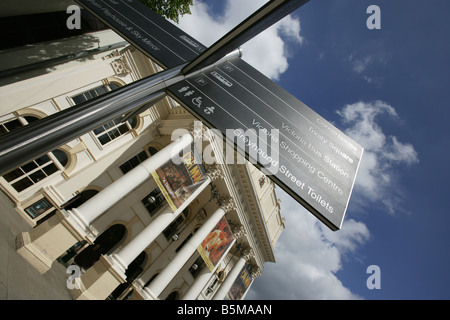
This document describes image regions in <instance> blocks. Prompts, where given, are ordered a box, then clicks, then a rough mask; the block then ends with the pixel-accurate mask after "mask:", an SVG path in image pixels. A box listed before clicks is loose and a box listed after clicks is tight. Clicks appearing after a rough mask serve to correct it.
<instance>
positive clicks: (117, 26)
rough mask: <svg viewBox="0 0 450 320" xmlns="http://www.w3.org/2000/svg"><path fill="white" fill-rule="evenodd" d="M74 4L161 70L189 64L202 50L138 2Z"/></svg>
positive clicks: (108, 0)
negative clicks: (94, 17) (120, 37)
mask: <svg viewBox="0 0 450 320" xmlns="http://www.w3.org/2000/svg"><path fill="white" fill-rule="evenodd" d="M75 1H76V2H78V3H79V4H81V5H82V6H83V7H84V8H85V9H87V10H88V11H90V12H91V13H93V14H94V15H95V16H96V17H98V18H99V19H100V20H102V21H103V22H104V23H105V24H106V25H108V26H109V27H110V28H111V29H113V30H114V31H116V32H117V33H118V34H120V35H121V36H122V37H123V38H125V40H127V41H128V42H130V43H131V44H133V45H134V46H135V47H136V48H138V49H139V50H141V52H142V53H143V54H145V55H146V56H148V57H149V58H151V59H152V60H154V61H156V62H157V63H158V64H160V65H161V66H162V67H164V68H172V67H176V66H179V65H181V64H183V63H186V62H189V61H191V60H193V59H194V58H196V57H197V56H198V55H200V54H201V53H203V51H205V50H206V47H205V46H203V45H202V44H201V43H200V42H198V41H197V40H195V39H194V38H192V37H191V36H189V35H188V34H187V33H185V32H184V31H182V30H181V29H179V28H178V27H176V26H175V25H173V24H172V23H170V22H169V21H167V20H166V19H165V18H163V17H161V16H160V15H158V14H156V13H155V12H153V11H152V10H150V9H149V8H148V7H146V6H145V5H144V4H142V3H141V2H140V1H139V0H75Z"/></svg>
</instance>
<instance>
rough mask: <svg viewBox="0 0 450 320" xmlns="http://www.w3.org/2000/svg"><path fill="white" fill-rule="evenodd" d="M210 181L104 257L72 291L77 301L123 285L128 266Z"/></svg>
mask: <svg viewBox="0 0 450 320" xmlns="http://www.w3.org/2000/svg"><path fill="white" fill-rule="evenodd" d="M210 181H211V180H210V178H208V179H207V180H206V181H205V182H203V183H202V185H201V186H200V187H199V188H198V189H197V190H195V191H194V192H193V193H192V194H191V196H190V197H189V198H188V199H186V200H185V201H184V202H183V204H182V205H181V206H180V207H179V208H178V209H177V210H176V211H175V212H172V210H171V209H170V207H169V206H167V207H166V208H165V209H164V210H163V211H162V212H160V213H159V215H158V216H157V217H156V218H155V220H153V221H152V222H151V223H150V224H149V225H148V226H147V227H146V228H145V229H144V230H143V231H141V232H140V233H139V234H138V235H137V236H136V237H134V238H133V239H132V240H131V241H130V242H129V243H128V244H127V245H126V246H125V247H123V248H122V249H121V250H120V251H119V252H118V253H115V254H113V255H111V256H107V255H103V256H101V259H100V260H99V261H97V262H96V263H95V264H94V266H92V267H91V268H89V270H88V271H87V272H86V273H84V274H83V275H82V276H81V281H80V287H81V289H80V290H72V296H73V297H74V298H75V299H77V300H81V299H89V300H102V299H105V298H106V297H107V296H108V295H109V294H110V293H111V292H112V291H113V290H114V289H115V288H116V287H117V286H118V285H119V284H120V283H123V282H125V281H126V276H125V271H126V269H127V268H128V265H129V264H130V263H131V262H132V261H133V260H134V259H136V257H137V256H138V255H139V254H140V253H141V252H142V251H144V250H145V248H147V247H148V246H149V245H150V244H151V243H152V242H153V241H154V240H155V239H156V237H158V236H159V235H160V234H161V232H163V231H164V229H166V228H167V227H168V226H169V225H170V224H171V223H172V222H173V221H174V220H175V218H176V217H177V216H178V215H179V214H180V213H181V212H182V211H183V210H184V209H185V208H186V207H187V206H188V205H189V204H190V203H191V202H192V200H194V199H195V198H196V197H197V196H198V195H199V194H200V193H201V192H202V191H203V190H204V189H205V188H206V187H207V186H208V185H209V183H210Z"/></svg>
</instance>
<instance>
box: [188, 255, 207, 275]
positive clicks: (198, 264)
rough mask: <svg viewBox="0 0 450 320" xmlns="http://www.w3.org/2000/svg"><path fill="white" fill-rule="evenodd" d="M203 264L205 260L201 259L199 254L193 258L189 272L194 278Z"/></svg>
mask: <svg viewBox="0 0 450 320" xmlns="http://www.w3.org/2000/svg"><path fill="white" fill-rule="evenodd" d="M204 264H205V261H204V260H203V258H202V257H201V256H199V257H198V258H197V260H195V262H194V264H193V265H192V266H191V267H190V268H189V272H190V273H191V275H192V276H193V277H194V279H195V278H196V277H197V275H198V274H199V273H200V271H201V270H202V267H203V265H204Z"/></svg>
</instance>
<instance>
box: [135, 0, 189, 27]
mask: <svg viewBox="0 0 450 320" xmlns="http://www.w3.org/2000/svg"><path fill="white" fill-rule="evenodd" d="M140 1H141V2H142V3H143V4H145V5H146V6H147V7H149V8H150V9H152V10H153V11H155V12H156V13H157V14H159V15H161V16H164V17H166V18H167V19H170V20H173V21H175V22H176V23H178V22H179V20H178V18H179V17H180V16H182V15H184V14H190V13H191V9H190V6H192V5H193V0H140Z"/></svg>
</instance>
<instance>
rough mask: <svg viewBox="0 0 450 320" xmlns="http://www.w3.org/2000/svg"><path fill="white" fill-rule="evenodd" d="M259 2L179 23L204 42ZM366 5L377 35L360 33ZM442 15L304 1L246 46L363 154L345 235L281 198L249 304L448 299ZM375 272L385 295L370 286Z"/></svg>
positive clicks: (439, 1) (447, 84)
mask: <svg viewBox="0 0 450 320" xmlns="http://www.w3.org/2000/svg"><path fill="white" fill-rule="evenodd" d="M265 2H266V1H265V0H226V1H223V0H220V1H218V0H204V1H201V2H199V1H194V6H193V8H192V15H190V16H184V17H183V18H182V19H181V22H180V25H179V26H180V27H181V28H182V29H184V30H185V31H186V32H188V33H190V34H191V35H193V36H194V37H196V38H197V39H198V40H200V41H202V42H203V43H204V44H205V45H211V44H212V43H213V42H214V41H215V40H217V39H219V38H220V37H221V36H222V35H223V34H225V32H227V31H229V30H230V29H231V28H232V27H234V26H235V25H236V24H237V23H239V22H240V21H242V20H243V19H244V18H245V17H247V16H248V15H249V14H251V13H252V12H253V11H254V10H256V9H257V8H259V7H260V6H262V5H263V4H264V3H265ZM369 5H378V6H379V8H380V10H381V29H380V30H376V29H374V30H369V29H368V28H367V27H366V20H367V19H368V18H369V16H370V14H367V13H366V9H367V7H368V6H369ZM449 15H450V2H448V1H445V0H430V1H418V0H408V1H406V0H397V1H387V0H385V1H382V0H370V1H365V0H358V1H356V0H339V1H335V0H310V2H309V3H307V4H306V5H304V6H303V7H301V8H300V9H298V10H297V11H295V12H294V13H293V14H292V15H291V16H290V17H288V18H286V19H285V20H283V21H282V22H280V23H278V24H277V25H276V26H274V27H272V28H270V29H269V30H266V31H265V32H264V34H261V35H260V36H258V37H257V38H255V39H254V40H252V41H250V42H249V43H248V44H246V45H244V46H243V49H244V60H247V62H249V63H250V64H252V65H253V66H254V67H255V68H257V69H258V70H260V71H262V72H264V73H265V74H266V75H267V76H269V77H271V78H272V79H274V81H276V82H277V83H279V84H280V85H281V86H282V87H284V88H285V89H286V90H288V91H289V92H290V93H292V94H293V95H295V96H296V97H297V98H298V99H299V100H301V101H303V102H304V103H305V104H307V105H308V106H309V107H311V108H312V109H314V110H315V111H316V112H318V113H319V114H320V115H322V116H323V117H324V118H326V119H327V120H328V121H330V122H332V123H334V124H335V125H336V126H337V127H338V128H340V129H341V130H343V131H345V132H346V133H347V134H348V135H349V136H351V137H352V138H354V139H355V140H356V141H357V142H359V143H360V144H361V145H362V146H363V147H364V148H365V154H364V157H363V160H362V163H361V168H360V172H359V175H358V178H357V182H356V184H355V188H354V191H353V195H352V198H351V201H350V205H349V208H348V210H347V215H346V218H345V222H344V225H343V227H342V230H340V231H337V232H331V231H329V230H328V229H327V228H326V227H324V226H323V225H322V224H321V223H320V222H318V221H317V219H316V218H314V217H313V216H312V215H311V214H309V213H308V212H306V211H305V210H304V209H303V208H302V207H301V206H300V205H299V204H297V203H296V202H295V201H293V200H292V199H290V197H289V196H286V195H285V194H283V192H282V191H281V189H279V188H278V189H277V190H280V192H279V196H280V198H281V200H282V202H281V204H282V215H283V216H284V217H285V218H286V224H287V227H286V229H285V230H284V232H283V234H282V236H281V237H280V240H279V242H278V244H277V246H276V248H275V255H276V257H277V263H276V264H271V263H267V264H266V265H265V267H264V269H263V274H262V276H260V277H259V278H257V281H255V283H254V284H253V286H252V288H251V290H250V292H249V293H248V295H247V298H249V299H449V298H450V293H449V290H448V287H449V285H450V275H449V270H450V250H448V247H449V243H450V236H449V233H450V208H449V201H448V198H449V195H450V192H449V189H450V188H448V187H447V184H448V180H449V178H450V174H449V169H448V163H450V152H449V151H448V147H449V146H450V143H449V141H450V140H449V133H448V130H449V125H448V119H449V114H450V111H449V109H448V106H449V101H450V99H449V98H450V97H449V96H450V93H449V92H450V90H448V89H449V88H450V73H449V70H450V42H449V28H448V25H447V24H448V22H447V21H448V16H449ZM261 52H263V53H264V54H261ZM370 265H377V266H379V268H380V271H381V276H380V280H381V289H373V290H369V289H368V288H367V286H366V280H367V278H368V277H369V276H370V275H369V274H367V273H366V270H367V267H369V266H370Z"/></svg>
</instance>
